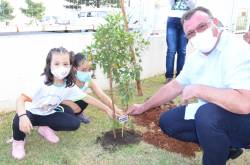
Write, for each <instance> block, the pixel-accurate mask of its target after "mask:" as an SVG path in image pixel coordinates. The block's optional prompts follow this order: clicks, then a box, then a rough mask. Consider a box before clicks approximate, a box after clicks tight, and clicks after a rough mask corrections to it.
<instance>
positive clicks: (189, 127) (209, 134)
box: [127, 7, 250, 165]
mask: <svg viewBox="0 0 250 165" xmlns="http://www.w3.org/2000/svg"><path fill="white" fill-rule="evenodd" d="M213 21H214V17H213V16H212V14H211V12H210V11H209V10H208V9H206V8H204V7H197V8H195V9H193V10H190V11H188V12H187V13H185V14H184V15H183V17H182V24H183V28H184V32H185V34H186V36H187V38H188V39H189V40H190V42H191V44H192V45H193V46H194V47H195V48H196V51H195V52H194V53H193V54H191V55H190V56H189V57H188V58H187V61H186V62H185V64H184V67H183V70H182V71H181V73H180V74H179V75H178V76H177V77H176V79H174V80H172V81H170V82H169V83H168V84H166V85H164V86H163V87H162V88H161V89H160V90H159V91H158V92H157V93H156V94H155V95H153V96H152V97H151V98H150V99H149V100H148V101H146V102H145V103H143V104H135V105H133V106H131V107H130V109H129V111H128V112H127V113H128V114H130V115H138V114H141V113H143V112H145V111H146V110H148V109H150V108H153V107H156V106H159V105H162V104H164V103H166V102H168V101H170V100H172V99H174V98H175V97H177V96H179V95H180V98H181V101H182V104H183V106H179V107H177V108H174V109H171V110H169V111H167V112H165V113H163V114H162V115H161V118H160V127H161V129H162V131H163V132H164V133H165V134H168V135H169V136H172V137H174V138H177V139H179V140H183V141H191V142H195V143H198V144H199V145H200V147H201V148H202V150H203V164H204V165H223V164H226V161H227V160H228V159H229V158H232V159H233V158H236V157H238V156H239V155H240V154H241V153H242V150H240V149H235V148H244V147H247V146H248V145H249V144H250V115H249V113H250V101H249V100H250V72H249V71H250V47H249V45H247V43H246V42H244V41H243V40H242V39H237V37H235V36H233V35H232V34H230V33H228V32H225V31H222V30H220V29H219V28H218V27H217V26H216V25H215V24H214V22H213ZM194 98H196V99H197V100H198V102H196V103H192V104H189V102H190V101H191V100H193V99H194Z"/></svg>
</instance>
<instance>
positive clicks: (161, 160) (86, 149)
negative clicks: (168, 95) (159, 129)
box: [0, 76, 250, 165]
mask: <svg viewBox="0 0 250 165" xmlns="http://www.w3.org/2000/svg"><path fill="white" fill-rule="evenodd" d="M164 81H165V80H164V76H156V77H153V78H150V79H146V80H143V82H142V84H143V91H144V96H142V97H135V98H134V100H133V101H132V102H131V104H132V103H142V102H144V101H145V100H146V99H147V98H149V97H150V96H151V95H152V94H153V93H154V92H155V91H156V90H158V89H159V88H160V87H161V86H162V85H163V83H164ZM14 114H15V113H14V112H11V113H8V114H5V113H3V114H1V115H0V164H1V165H9V164H11V165H14V164H17V165H19V164H20V165H83V164H89V165H95V164H96V165H131V164H133V165H173V164H178V165H191V164H192V165H196V164H197V165H198V164H201V156H200V155H201V154H200V153H199V154H198V156H197V157H196V158H192V159H189V158H185V157H182V156H181V155H180V154H175V153H170V152H168V151H165V150H162V149H158V148H156V147H154V146H152V145H149V144H146V143H144V142H140V143H139V144H133V145H128V146H124V147H121V148H120V149H119V150H117V151H115V152H108V151H105V150H103V149H102V147H101V146H100V144H98V143H96V138H97V137H98V136H101V135H102V132H106V131H110V130H111V128H112V122H111V121H110V119H109V118H108V117H107V116H106V115H105V114H104V113H103V112H101V111H100V110H97V109H95V108H93V107H90V106H89V107H88V108H87V110H86V114H87V115H88V116H90V118H91V123H90V124H88V125H84V124H82V125H81V127H80V129H79V130H77V131H74V132H58V133H57V134H58V136H59V138H60V142H59V143H58V144H53V145H52V144H50V143H48V142H47V141H45V140H44V139H42V138H41V137H40V136H39V135H38V134H37V131H36V130H33V132H32V134H31V135H29V136H27V138H26V146H25V148H26V157H25V159H24V160H21V161H17V160H14V159H13V158H12V157H11V144H7V143H6V141H7V140H8V139H10V138H11V137H12V129H11V124H12V119H13V117H14ZM130 125H132V126H131V127H135V128H136V129H141V128H139V127H137V126H135V125H133V124H132V123H131V124H130ZM245 158H247V155H245ZM232 162H233V161H232ZM244 163H245V161H244V162H243V164H244ZM248 163H250V161H249V162H248ZM233 164H235V163H233ZM236 164H238V163H236ZM240 164H242V162H240Z"/></svg>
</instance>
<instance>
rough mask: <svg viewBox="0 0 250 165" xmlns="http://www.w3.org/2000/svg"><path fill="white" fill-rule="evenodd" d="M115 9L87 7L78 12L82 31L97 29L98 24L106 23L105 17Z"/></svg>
mask: <svg viewBox="0 0 250 165" xmlns="http://www.w3.org/2000/svg"><path fill="white" fill-rule="evenodd" d="M114 11H115V9H102V8H95V9H85V10H82V11H80V12H79V13H78V17H79V19H80V22H81V30H82V31H90V30H91V31H95V30H96V29H97V28H98V26H100V25H101V24H104V23H105V17H106V16H107V15H108V14H111V13H112V12H114Z"/></svg>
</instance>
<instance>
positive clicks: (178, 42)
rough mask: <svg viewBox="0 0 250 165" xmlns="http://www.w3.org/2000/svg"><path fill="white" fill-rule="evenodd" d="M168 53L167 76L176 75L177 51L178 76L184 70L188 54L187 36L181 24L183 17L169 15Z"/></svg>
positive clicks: (167, 32)
mask: <svg viewBox="0 0 250 165" xmlns="http://www.w3.org/2000/svg"><path fill="white" fill-rule="evenodd" d="M166 37H167V38H166V41H167V46H168V48H167V55H166V73H165V77H166V78H173V77H174V61H175V54H176V52H177V70H176V76H177V75H178V74H179V73H180V71H181V70H182V67H183V65H184V62H185V56H186V45H187V38H186V36H185V33H184V31H183V27H182V25H181V19H180V18H177V17H168V20H167V31H166Z"/></svg>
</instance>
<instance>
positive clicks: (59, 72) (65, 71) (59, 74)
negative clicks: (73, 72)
mask: <svg viewBox="0 0 250 165" xmlns="http://www.w3.org/2000/svg"><path fill="white" fill-rule="evenodd" d="M70 69H71V67H64V66H60V67H53V66H52V67H51V73H52V74H53V75H54V76H55V77H56V78H57V79H59V80H63V79H64V78H65V77H67V76H68V75H69V72H70Z"/></svg>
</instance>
